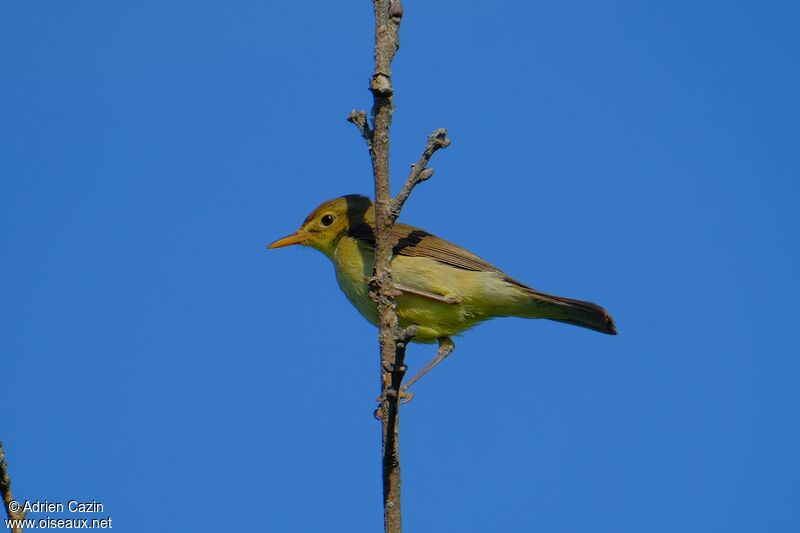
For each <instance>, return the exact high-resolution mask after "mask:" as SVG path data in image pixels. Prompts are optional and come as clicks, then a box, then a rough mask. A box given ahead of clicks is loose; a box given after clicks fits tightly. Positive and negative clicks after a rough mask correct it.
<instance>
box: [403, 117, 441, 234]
mask: <svg viewBox="0 0 800 533" xmlns="http://www.w3.org/2000/svg"><path fill="white" fill-rule="evenodd" d="M448 146H450V139H449V138H448V137H447V130H446V129H444V128H439V129H438V130H436V131H434V132H433V133H431V134H430V135H429V136H428V143H427V144H426V145H425V150H423V151H422V156H420V158H419V161H417V162H416V163H414V164H413V165H411V172H410V173H409V174H408V178H406V182H405V183H404V184H403V188H402V189H400V192H399V193H397V196H396V197H395V199H394V201H392V207H391V216H392V219H393V220H397V217H399V216H400V210H401V209H403V205H404V204H405V203H406V200H408V197H409V195H411V191H413V190H414V187H416V186H417V185H419V184H420V183H422V182H423V181H425V180H427V179H429V178H430V177H431V176H433V169H432V168H428V163H429V162H430V160H431V157H432V156H433V154H435V153H436V151H437V150H439V149H441V148H447V147H448Z"/></svg>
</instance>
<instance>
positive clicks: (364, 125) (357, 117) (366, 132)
mask: <svg viewBox="0 0 800 533" xmlns="http://www.w3.org/2000/svg"><path fill="white" fill-rule="evenodd" d="M347 122H352V123H353V124H355V126H356V127H357V128H358V131H360V132H361V136H362V137H363V138H364V141H365V142H366V143H367V148H369V150H370V151H372V128H370V127H369V122H367V112H366V111H362V110H358V111H357V110H355V109H353V110H352V111H350V114H349V115H347Z"/></svg>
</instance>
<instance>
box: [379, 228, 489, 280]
mask: <svg viewBox="0 0 800 533" xmlns="http://www.w3.org/2000/svg"><path fill="white" fill-rule="evenodd" d="M392 233H393V238H394V242H395V245H394V255H404V256H407V257H428V258H430V259H434V260H436V261H438V262H440V263H443V264H446V265H449V266H453V267H456V268H461V269H464V270H472V271H475V272H497V273H498V274H503V272H502V271H501V270H500V269H499V268H497V267H496V266H494V265H493V264H491V263H489V262H488V261H484V260H483V259H481V258H480V257H478V256H477V255H475V254H473V253H472V252H469V251H467V250H465V249H464V248H461V247H460V246H457V245H455V244H453V243H452V242H448V241H446V240H444V239H440V238H439V237H437V236H435V235H431V234H430V233H428V232H427V231H424V230H421V229H419V228H415V227H414V226H409V225H407V224H395V225H394V227H393V229H392Z"/></svg>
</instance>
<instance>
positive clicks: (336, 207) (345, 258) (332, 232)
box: [267, 194, 617, 394]
mask: <svg viewBox="0 0 800 533" xmlns="http://www.w3.org/2000/svg"><path fill="white" fill-rule="evenodd" d="M392 243H393V250H392V262H391V266H392V280H393V283H394V286H395V289H397V290H396V292H395V294H396V295H397V296H396V303H397V306H396V310H397V317H398V321H399V326H400V327H402V328H407V327H409V326H415V328H416V333H415V335H414V337H413V338H412V339H411V340H412V341H413V342H418V343H437V342H438V344H439V347H438V351H437V354H436V357H434V358H433V360H431V362H430V363H428V364H427V365H426V366H425V367H424V368H423V369H422V370H420V371H419V372H418V373H417V374H416V375H415V376H413V377H412V378H411V379H410V380H409V381H408V382H407V383H406V384H405V385H403V387H402V390H403V391H405V390H407V389H408V388H409V387H411V385H413V384H414V383H415V382H416V381H418V380H419V379H420V378H421V377H422V376H423V375H425V374H426V373H427V372H428V371H430V370H431V369H432V368H433V367H434V366H436V365H437V364H438V363H439V362H441V361H442V360H443V359H445V358H446V357H447V356H448V355H450V354H451V353H452V352H453V350H454V349H455V343H454V342H453V340H452V337H454V336H456V335H459V334H461V333H463V332H464V331H466V330H468V329H470V328H472V327H473V326H475V325H477V324H479V323H481V322H484V321H486V320H489V319H492V318H496V317H510V316H515V317H522V318H546V319H549V320H554V321H556V322H562V323H566V324H572V325H575V326H581V327H584V328H588V329H591V330H594V331H598V332H600V333H605V334H608V335H616V334H617V329H616V326H615V324H614V319H613V318H612V317H611V315H609V314H608V312H606V310H605V309H603V308H602V307H600V306H599V305H597V304H593V303H591V302H586V301H582V300H575V299H572V298H565V297H563V296H555V295H552V294H547V293H544V292H541V291H538V290H536V289H533V288H531V287H529V286H528V285H525V284H524V283H522V282H520V281H517V280H515V279H514V278H512V277H510V276H508V275H507V274H506V273H505V272H503V271H502V270H501V269H499V268H497V267H496V266H494V265H493V264H491V263H489V262H488V261H486V260H484V259H482V258H480V257H478V256H477V255H475V254H473V253H472V252H470V251H468V250H466V249H465V248H462V247H460V246H458V245H456V244H453V243H451V242H449V241H446V240H444V239H441V238H439V237H437V236H435V235H433V234H431V233H428V232H427V231H425V230H422V229H420V228H416V227H414V226H409V225H407V224H402V223H399V222H398V223H395V224H394V225H393V226H392ZM292 245H302V246H308V247H311V248H314V249H316V250H319V251H320V252H322V253H323V254H324V255H325V256H326V257H327V258H328V259H330V260H331V261H332V262H333V265H334V268H335V271H336V280H337V281H338V283H339V287H340V288H341V289H342V292H344V294H345V296H346V297H347V299H348V300H349V301H350V303H351V304H353V306H354V307H355V308H356V309H357V310H358V311H359V312H360V313H361V315H363V316H364V318H366V319H367V320H368V321H369V322H370V323H372V324H373V325H375V326H377V325H378V314H377V308H376V305H375V302H374V300H373V299H372V296H371V294H370V290H371V289H370V279H371V278H372V276H373V269H374V266H375V206H374V204H373V202H372V200H371V199H369V198H368V197H366V196H363V195H359V194H348V195H345V196H341V197H339V198H334V199H332V200H328V201H326V202H323V203H322V204H321V205H320V206H319V207H317V208H316V209H314V210H313V211H312V212H311V214H309V215H308V216H307V217H306V219H305V220H304V221H303V223H302V224H301V226H300V228H299V229H298V230H297V231H295V232H294V233H292V234H290V235H287V236H286V237H283V238H281V239H278V240H276V241H274V242H272V243H270V244H269V245H267V248H269V249H274V248H282V247H285V246H292ZM409 394H410V393H409Z"/></svg>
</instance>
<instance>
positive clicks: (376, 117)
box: [347, 0, 450, 533]
mask: <svg viewBox="0 0 800 533" xmlns="http://www.w3.org/2000/svg"><path fill="white" fill-rule="evenodd" d="M372 4H373V7H374V9H375V69H374V71H373V73H372V78H371V79H370V84H369V88H370V91H371V92H372V112H371V117H372V125H371V126H370V123H369V120H368V117H367V113H366V112H365V111H355V110H354V111H352V112H351V113H350V115H349V116H348V117H347V120H348V121H350V122H352V123H353V124H355V125H356V127H357V128H358V129H359V131H360V132H361V136H362V137H363V138H364V140H366V142H367V147H368V148H369V154H370V159H371V160H372V173H373V176H374V178H375V228H374V231H375V270H374V273H373V276H372V278H371V279H370V282H369V286H370V295H371V296H372V298H373V300H375V305H376V307H377V312H378V327H379V328H380V332H379V334H378V341H379V343H380V353H381V365H380V368H381V396H380V402H381V404H380V407H379V408H378V409H377V410H376V411H375V415H376V418H378V419H380V420H381V436H382V449H381V457H382V466H383V520H384V528H385V531H386V533H400V532H401V531H402V515H401V512H400V488H401V482H400V447H399V444H398V436H399V433H398V424H399V412H398V409H399V405H400V403H401V402H400V400H401V397H403V396H404V395H405V398H410V397H411V394H410V393H404V392H403V391H402V390H401V384H402V381H403V377H404V376H405V373H406V365H405V363H404V360H405V354H406V346H407V345H408V343H409V342H410V341H411V339H413V338H414V336H415V335H416V333H417V327H416V326H409V327H407V328H405V329H401V328H400V327H399V321H398V317H397V311H396V304H395V298H396V297H397V296H399V295H401V294H402V292H400V291H398V290H397V289H396V288H395V286H394V284H393V282H392V264H391V261H392V248H393V239H392V226H393V225H394V221H395V220H396V219H397V217H398V216H399V214H400V210H401V208H402V207H403V204H404V203H405V201H406V200H407V199H408V196H409V195H410V194H411V190H412V189H413V188H414V187H415V186H416V185H417V184H418V183H421V182H423V181H425V180H426V179H428V178H430V177H431V176H432V175H433V170H432V169H429V168H427V165H428V162H429V161H430V158H431V156H432V155H433V154H434V152H436V151H437V150H439V149H440V148H444V147H446V146H447V145H448V144H450V139H448V138H447V131H446V130H444V129H439V130H436V131H435V132H434V133H433V134H432V135H431V136H430V137H429V138H428V144H427V145H426V147H425V150H424V151H423V153H422V157H421V158H420V160H419V161H418V162H417V163H416V164H414V165H413V166H412V168H411V174H410V175H409V177H408V180H407V181H406V184H405V185H404V186H403V189H402V190H401V191H400V194H399V195H398V197H397V198H392V196H391V192H390V190H391V189H390V187H389V129H390V127H391V124H392V113H393V111H394V103H393V97H394V89H393V87H392V68H391V67H392V60H393V59H394V56H395V54H396V53H397V50H398V48H399V47H400V41H399V38H398V31H399V28H400V19H401V18H402V16H403V6H402V4H401V3H400V0H373V1H372Z"/></svg>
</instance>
